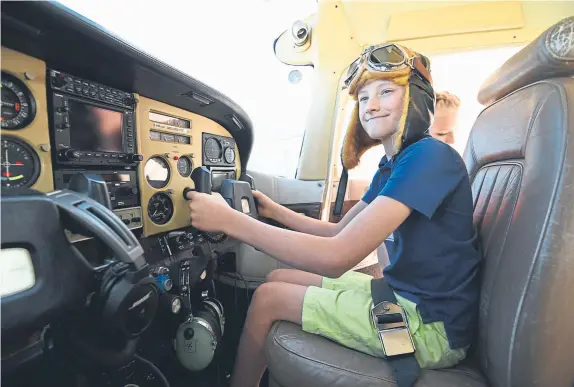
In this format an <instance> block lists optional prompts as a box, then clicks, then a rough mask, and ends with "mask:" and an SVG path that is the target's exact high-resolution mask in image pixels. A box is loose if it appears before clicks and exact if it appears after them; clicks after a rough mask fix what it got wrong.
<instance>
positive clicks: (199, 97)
mask: <svg viewBox="0 0 574 387" xmlns="http://www.w3.org/2000/svg"><path fill="white" fill-rule="evenodd" d="M182 95H185V96H186V97H188V98H191V99H193V100H195V101H196V102H197V103H199V104H200V105H201V106H202V107H203V106H208V105H211V104H212V103H214V102H215V101H214V100H212V99H211V98H208V97H206V96H205V95H203V94H199V93H198V92H195V91H188V92H187V93H183V94H182Z"/></svg>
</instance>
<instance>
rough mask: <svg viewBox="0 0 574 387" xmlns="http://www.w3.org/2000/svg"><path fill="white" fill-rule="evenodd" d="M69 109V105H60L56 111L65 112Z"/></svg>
mask: <svg viewBox="0 0 574 387" xmlns="http://www.w3.org/2000/svg"><path fill="white" fill-rule="evenodd" d="M68 111H70V107H69V106H62V107H59V108H58V113H65V112H68Z"/></svg>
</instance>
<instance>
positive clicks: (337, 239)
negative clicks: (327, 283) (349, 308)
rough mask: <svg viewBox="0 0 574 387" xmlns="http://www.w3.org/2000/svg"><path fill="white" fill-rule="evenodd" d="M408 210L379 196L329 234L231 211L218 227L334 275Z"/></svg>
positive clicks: (387, 232)
mask: <svg viewBox="0 0 574 387" xmlns="http://www.w3.org/2000/svg"><path fill="white" fill-rule="evenodd" d="M199 209H200V207H198V210H199ZM203 210H205V211H207V210H208V209H207V208H204V209H203ZM411 211H412V210H411V209H410V208H409V207H407V206H405V205H404V204H402V203H400V202H399V201H397V200H394V199H391V198H388V197H385V196H379V197H377V198H376V199H375V200H374V201H373V202H372V203H371V205H369V206H368V207H366V208H365V209H364V210H363V211H361V212H360V213H359V214H357V215H356V216H355V217H354V218H353V219H352V220H351V221H349V224H348V225H347V226H346V227H344V228H343V229H342V230H341V232H339V233H338V234H337V235H336V236H332V237H321V236H314V235H307V234H302V233H298V232H295V231H290V230H283V229H280V228H277V227H273V226H269V225H267V224H264V223H262V222H259V221H257V220H255V219H253V218H250V217H249V216H246V215H244V214H242V213H240V212H237V211H232V212H230V213H229V215H228V217H227V222H225V223H224V224H223V225H222V231H224V232H225V233H226V234H228V235H230V236H231V237H233V238H235V239H238V240H241V241H242V242H245V243H247V244H249V245H251V246H253V247H255V248H256V249H258V250H261V251H263V252H265V253H267V254H268V255H271V256H273V257H275V258H276V259H278V260H279V261H281V262H283V263H286V264H288V265H290V266H292V267H295V268H297V269H301V270H305V271H309V272H312V273H316V274H319V275H322V276H327V277H333V278H336V277H339V276H341V275H342V274H343V273H345V272H346V271H348V270H350V269H352V268H353V267H354V266H355V265H356V264H358V263H359V262H360V261H361V260H362V259H364V257H366V256H367V255H368V254H369V253H370V252H372V251H373V250H375V249H376V248H377V246H379V245H380V244H381V243H383V241H384V240H385V239H386V238H387V237H388V236H389V235H390V234H391V233H392V232H393V231H394V230H395V229H396V228H397V227H398V226H399V225H400V224H401V223H402V222H403V221H404V220H405V219H406V218H407V217H408V216H409V214H410V213H411ZM193 218H194V216H193V210H192V220H193ZM198 218H202V217H201V216H200V217H198ZM196 227H199V228H201V225H197V226H196ZM213 227H215V225H213Z"/></svg>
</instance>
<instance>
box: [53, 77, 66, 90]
mask: <svg viewBox="0 0 574 387" xmlns="http://www.w3.org/2000/svg"><path fill="white" fill-rule="evenodd" d="M65 84H66V80H65V79H64V74H60V75H56V76H55V77H52V85H54V86H56V87H62V86H64V85H65Z"/></svg>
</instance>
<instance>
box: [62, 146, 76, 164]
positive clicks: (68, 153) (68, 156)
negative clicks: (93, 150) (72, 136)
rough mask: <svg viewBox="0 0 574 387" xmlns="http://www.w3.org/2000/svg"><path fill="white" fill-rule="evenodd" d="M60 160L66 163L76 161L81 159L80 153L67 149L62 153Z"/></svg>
mask: <svg viewBox="0 0 574 387" xmlns="http://www.w3.org/2000/svg"><path fill="white" fill-rule="evenodd" d="M60 158H61V159H63V160H66V161H69V160H76V159H79V158H80V152H78V151H77V150H74V149H66V150H62V151H60Z"/></svg>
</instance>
